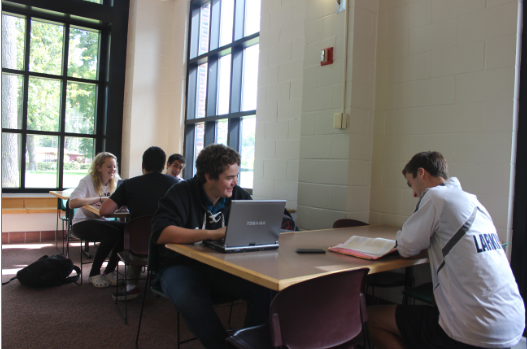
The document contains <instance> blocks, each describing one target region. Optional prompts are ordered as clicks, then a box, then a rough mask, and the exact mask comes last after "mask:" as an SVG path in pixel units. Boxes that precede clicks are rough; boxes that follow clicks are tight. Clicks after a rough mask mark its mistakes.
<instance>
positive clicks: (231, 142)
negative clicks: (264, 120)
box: [227, 118, 242, 153]
mask: <svg viewBox="0 0 527 349" xmlns="http://www.w3.org/2000/svg"><path fill="white" fill-rule="evenodd" d="M228 127H229V135H228V137H227V145H228V146H229V147H231V148H232V149H234V150H236V151H237V152H238V153H239V152H240V148H241V147H240V141H241V128H242V119H241V118H230V119H229V126H228Z"/></svg>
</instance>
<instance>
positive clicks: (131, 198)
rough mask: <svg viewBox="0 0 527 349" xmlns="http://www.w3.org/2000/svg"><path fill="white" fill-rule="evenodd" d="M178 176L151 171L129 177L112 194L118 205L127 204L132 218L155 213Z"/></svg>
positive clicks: (111, 197)
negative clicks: (160, 200) (160, 201)
mask: <svg viewBox="0 0 527 349" xmlns="http://www.w3.org/2000/svg"><path fill="white" fill-rule="evenodd" d="M177 183H178V181H177V180H176V178H174V177H172V176H168V175H164V174H161V173H160V172H151V173H147V174H145V175H142V176H138V177H134V178H130V179H127V180H125V181H124V182H123V184H121V185H120V186H119V188H117V190H116V191H115V193H113V195H112V196H110V199H112V200H113V201H114V202H115V203H116V204H117V206H119V207H121V206H126V207H128V210H129V211H130V216H131V218H132V219H134V218H138V217H141V216H146V215H150V214H154V213H155V212H156V210H157V204H158V202H159V199H161V198H162V197H163V196H164V195H165V193H166V192H167V191H168V189H170V187H172V186H173V185H174V184H177Z"/></svg>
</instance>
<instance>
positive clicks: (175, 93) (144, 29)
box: [121, 0, 189, 178]
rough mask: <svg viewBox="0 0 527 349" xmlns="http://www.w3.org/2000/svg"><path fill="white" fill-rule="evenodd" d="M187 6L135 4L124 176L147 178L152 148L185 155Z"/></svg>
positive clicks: (175, 1)
mask: <svg viewBox="0 0 527 349" xmlns="http://www.w3.org/2000/svg"><path fill="white" fill-rule="evenodd" d="M188 7H189V2H188V1H186V0H172V1H160V0H132V1H130V18H129V25H128V47H127V62H126V85H125V98H124V116H123V144H122V147H123V148H122V158H121V176H122V177H123V178H130V177H134V176H137V175H140V174H141V162H142V161H141V158H142V155H143V152H144V151H145V150H146V149H147V148H148V147H150V146H153V145H156V146H159V147H161V148H162V149H163V150H164V151H165V152H166V153H167V156H168V155H170V154H173V153H181V152H182V151H183V129H184V124H183V120H184V118H183V113H184V106H185V98H184V93H185V84H186V38H187V27H188Z"/></svg>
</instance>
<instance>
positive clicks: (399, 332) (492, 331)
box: [368, 152, 525, 349]
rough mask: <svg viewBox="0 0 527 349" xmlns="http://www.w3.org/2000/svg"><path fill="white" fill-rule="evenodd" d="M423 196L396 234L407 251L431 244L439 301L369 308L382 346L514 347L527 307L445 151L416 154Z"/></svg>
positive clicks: (487, 220)
mask: <svg viewBox="0 0 527 349" xmlns="http://www.w3.org/2000/svg"><path fill="white" fill-rule="evenodd" d="M403 175H404V176H405V177H406V181H407V183H408V186H409V187H410V188H412V190H413V192H414V197H419V202H418V203H417V207H416V209H415V212H414V214H413V215H412V216H411V217H410V218H408V220H407V221H406V223H404V225H403V228H402V230H400V231H399V232H398V233H397V249H398V251H399V253H400V254H401V256H403V257H412V256H416V255H418V254H419V253H420V252H421V250H423V249H428V255H429V259H430V269H431V271H432V281H433V284H434V296H435V301H436V303H437V307H435V306H434V307H431V306H426V305H398V306H396V305H393V306H378V307H369V308H368V316H369V324H370V333H371V337H372V339H373V342H374V343H375V345H376V346H377V347H378V348H416V349H426V348H454V349H455V348H465V349H469V348H510V347H511V346H514V345H515V344H517V343H518V342H519V341H520V339H521V336H522V333H523V329H524V327H525V308H524V304H523V300H522V298H521V296H520V294H519V292H518V286H517V284H516V281H515V279H514V276H513V274H512V271H511V268H510V266H509V262H508V260H507V257H506V255H505V251H504V250H503V249H502V247H501V244H500V240H499V237H498V235H497V233H496V228H495V227H494V223H493V222H492V219H491V217H490V215H489V213H488V212H487V210H486V209H485V207H483V205H482V204H481V203H480V202H479V201H478V199H477V198H476V196H475V195H472V194H469V193H467V192H465V191H463V190H462V189H461V184H460V183H459V181H458V179H457V178H455V177H452V178H450V179H449V178H448V165H447V163H446V160H445V159H444V158H443V156H442V155H441V154H440V153H438V152H423V153H418V154H416V155H415V156H414V157H413V158H412V159H411V160H410V162H409V163H408V164H407V165H406V167H405V168H404V170H403Z"/></svg>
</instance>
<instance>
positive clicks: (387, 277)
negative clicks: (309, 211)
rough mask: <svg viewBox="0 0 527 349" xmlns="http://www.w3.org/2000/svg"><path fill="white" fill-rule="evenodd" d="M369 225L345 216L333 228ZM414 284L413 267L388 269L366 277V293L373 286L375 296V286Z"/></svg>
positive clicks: (406, 286)
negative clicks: (402, 269) (403, 270)
mask: <svg viewBox="0 0 527 349" xmlns="http://www.w3.org/2000/svg"><path fill="white" fill-rule="evenodd" d="M365 225H368V223H364V222H361V221H358V220H355V219H348V218H343V219H339V220H336V221H335V223H333V228H349V227H362V226H365ZM413 285H414V277H413V268H412V267H408V268H406V270H405V273H404V274H402V273H397V272H392V271H387V272H384V273H377V274H372V275H368V277H366V289H365V293H366V294H367V292H368V290H369V289H370V287H371V294H372V296H373V297H375V288H376V287H378V288H392V287H405V288H410V287H413ZM403 304H406V303H405V298H403Z"/></svg>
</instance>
